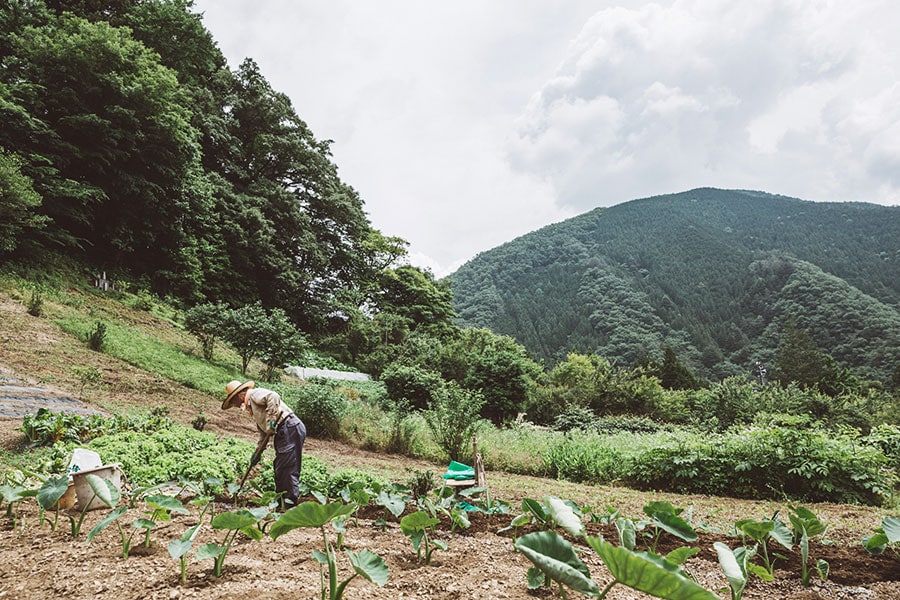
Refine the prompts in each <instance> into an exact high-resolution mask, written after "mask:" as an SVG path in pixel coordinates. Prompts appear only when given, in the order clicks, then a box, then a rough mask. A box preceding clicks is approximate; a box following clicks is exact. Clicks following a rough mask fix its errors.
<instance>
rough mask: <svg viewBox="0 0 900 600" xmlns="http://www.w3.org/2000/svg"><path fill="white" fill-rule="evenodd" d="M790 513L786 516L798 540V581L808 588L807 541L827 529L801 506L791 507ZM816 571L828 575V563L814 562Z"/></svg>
mask: <svg viewBox="0 0 900 600" xmlns="http://www.w3.org/2000/svg"><path fill="white" fill-rule="evenodd" d="M788 508H790V509H791V513H790V514H789V515H788V517H790V520H791V525H792V526H793V528H794V531H793V535H794V539H795V540H796V539H799V544H800V569H801V570H800V581H801V583H802V584H803V587H809V578H810V570H809V540H810V538H812V537H815V536H817V535H820V534H823V533H825V531H826V529H827V527H825V525H824V524H823V523H822V522H821V521H820V520H819V519H818V517H816V515H815V514H814V513H813V512H812V511H810V510H809V509H807V508H804V507H802V506H791V505H788ZM816 569H817V570H818V572H819V573H820V574H821V573H823V572H824V573H826V576H827V573H828V563H827V562H826V561H824V560H821V559H820V560H819V561H817V562H816Z"/></svg>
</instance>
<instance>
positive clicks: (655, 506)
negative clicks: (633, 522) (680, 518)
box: [644, 500, 681, 519]
mask: <svg viewBox="0 0 900 600" xmlns="http://www.w3.org/2000/svg"><path fill="white" fill-rule="evenodd" d="M644 514H645V515H647V516H648V517H650V518H651V519H652V518H653V517H654V516H656V515H659V514H668V515H678V514H681V509H676V508H675V507H674V506H672V505H671V504H669V503H668V502H663V501H661V500H655V501H653V502H651V503H650V504H648V505H647V506H645V507H644Z"/></svg>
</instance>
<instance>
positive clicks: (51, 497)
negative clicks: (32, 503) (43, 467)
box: [37, 475, 69, 510]
mask: <svg viewBox="0 0 900 600" xmlns="http://www.w3.org/2000/svg"><path fill="white" fill-rule="evenodd" d="M68 489H69V477H68V475H62V476H61V477H55V478H53V479H48V480H47V481H45V482H44V485H42V486H41V489H40V490H39V491H38V495H37V502H38V505H40V507H41V508H43V509H44V510H50V509H51V508H53V505H54V504H56V503H57V502H59V499H60V498H62V497H63V494H65V493H66V490H68Z"/></svg>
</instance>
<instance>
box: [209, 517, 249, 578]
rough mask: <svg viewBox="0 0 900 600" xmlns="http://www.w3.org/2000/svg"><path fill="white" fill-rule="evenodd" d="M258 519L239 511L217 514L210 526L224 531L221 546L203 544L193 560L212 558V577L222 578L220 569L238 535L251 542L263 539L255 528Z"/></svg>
mask: <svg viewBox="0 0 900 600" xmlns="http://www.w3.org/2000/svg"><path fill="white" fill-rule="evenodd" d="M259 520H260V517H259V516H257V514H254V513H253V512H252V511H249V510H245V509H240V510H235V511H231V512H224V513H219V514H218V515H216V516H215V517H213V518H212V521H211V522H210V525H211V526H212V528H213V529H219V530H224V531H225V537H224V538H222V543H221V544H216V543H210V544H204V545H202V546H200V548H198V549H197V553H196V555H195V558H196V559H197V560H208V559H210V558H212V559H213V560H214V563H213V575H215V576H216V577H221V576H222V567H223V566H224V565H225V556H226V555H227V554H228V551H229V550H230V549H231V545H232V544H233V543H234V539H235V538H236V537H237V534H238V533H243V534H244V535H245V536H247V537H248V538H250V539H251V540H253V541H256V542H258V541H259V540H261V539H262V537H263V532H262V530H261V529H260V528H259V527H257V526H256V524H257V523H258V522H259Z"/></svg>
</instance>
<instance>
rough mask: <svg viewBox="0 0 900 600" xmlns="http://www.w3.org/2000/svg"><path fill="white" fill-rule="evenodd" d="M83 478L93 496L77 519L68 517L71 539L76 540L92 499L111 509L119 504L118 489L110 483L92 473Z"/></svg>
mask: <svg viewBox="0 0 900 600" xmlns="http://www.w3.org/2000/svg"><path fill="white" fill-rule="evenodd" d="M84 478H85V480H86V481H87V483H88V485H89V486H90V488H91V491H92V492H93V495H92V496H91V499H90V500H88V501H87V502H85V503H84V508H82V509H81V514H80V515H79V516H78V519H75V517H72V516H69V523H70V524H71V526H72V537H73V538H77V537H78V535H79V534H80V533H81V525H82V523H84V517H85V515H86V514H87V511H88V507H90V505H91V504H92V503H93V502H94V499H99V500H100V501H101V502H103V504H105V505H106V506H108V507H109V508H112V507H113V506H115V505H116V504H118V503H119V499H120V497H121V494H120V492H119V489H118V488H117V487H116V486H115V485H113V482H112V481H110V480H108V479H103V478H101V477H98V476H96V475H94V474H93V473H88V474H87V475H85V476H84Z"/></svg>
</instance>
